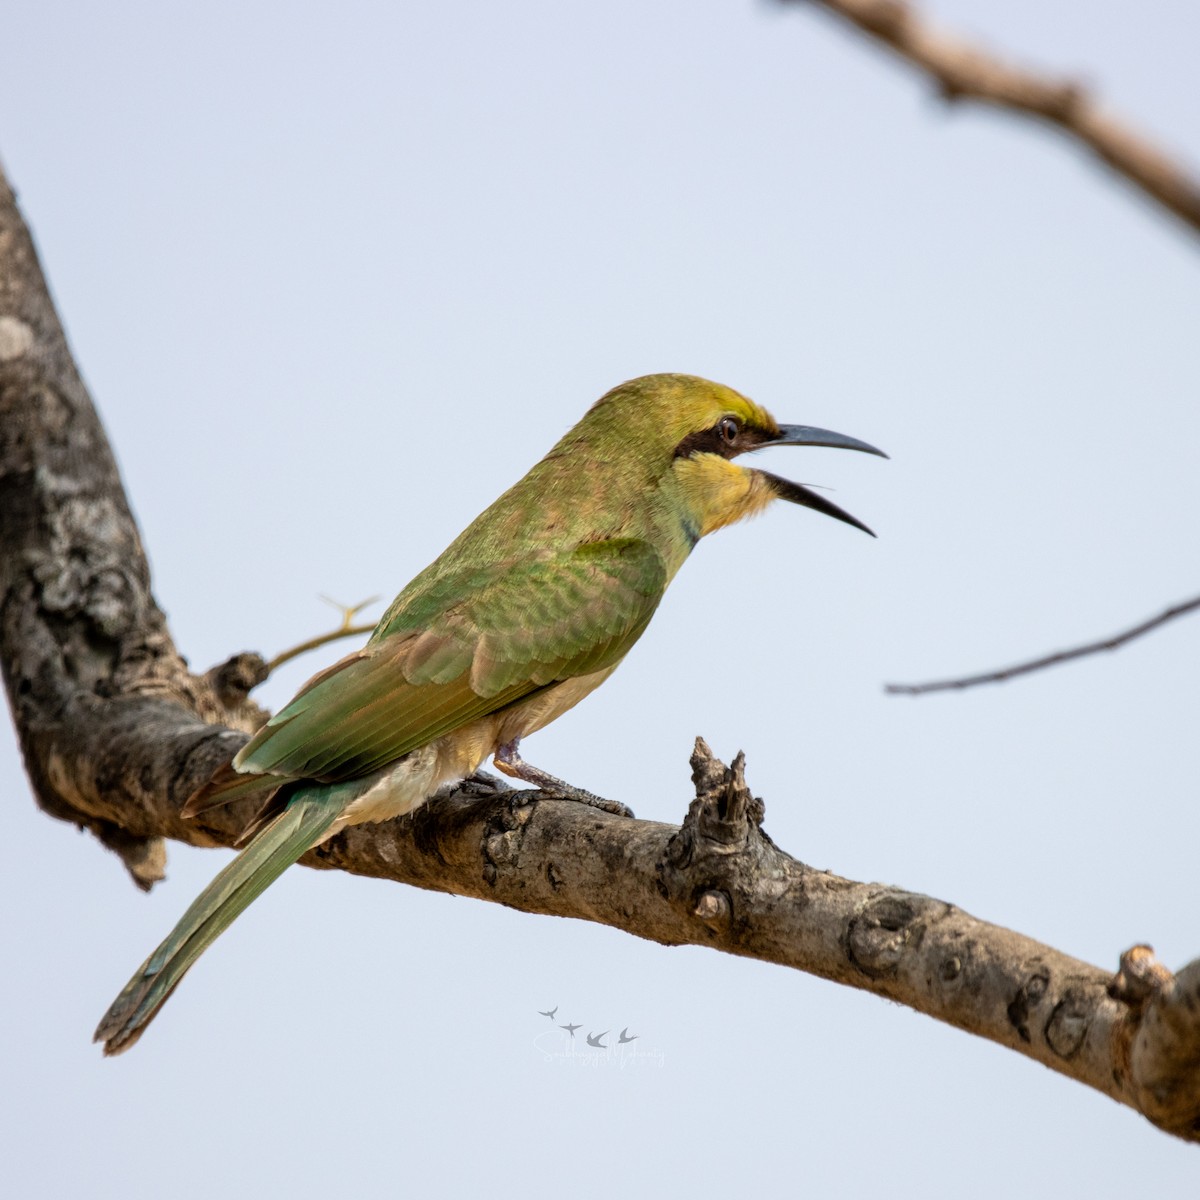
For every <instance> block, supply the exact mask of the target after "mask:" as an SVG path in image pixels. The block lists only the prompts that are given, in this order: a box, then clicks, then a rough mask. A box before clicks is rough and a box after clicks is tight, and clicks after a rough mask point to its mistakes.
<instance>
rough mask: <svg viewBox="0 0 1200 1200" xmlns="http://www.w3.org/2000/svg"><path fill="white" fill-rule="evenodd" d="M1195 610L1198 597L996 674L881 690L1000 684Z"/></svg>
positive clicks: (901, 692) (917, 691)
mask: <svg viewBox="0 0 1200 1200" xmlns="http://www.w3.org/2000/svg"><path fill="white" fill-rule="evenodd" d="M1197 609H1200V596H1196V597H1194V598H1193V599H1191V600H1185V601H1184V602H1183V603H1182V604H1175V605H1172V607H1170V608H1168V609H1167V610H1166V611H1165V612H1161V613H1159V614H1158V616H1157V617H1151V618H1150V620H1148V621H1143V622H1142V623H1141V624H1140V625H1135V626H1134V627H1133V628H1132V629H1126V630H1125V632H1124V633H1116V634H1113V636H1112V637H1110V638H1104V639H1103V640H1102V641H1099V642H1088V643H1087V644H1086V645H1083V646H1075V647H1073V648H1072V649H1070V650H1059V651H1057V652H1056V653H1054V654H1047V655H1045V656H1044V657H1043V658H1035V659H1031V660H1030V661H1029V662H1023V663H1017V664H1016V665H1015V666H1011V667H1003V668H1002V669H1001V670H999V671H987V672H984V673H983V674H982V675H967V676H964V677H963V678H961V679H939V680H936V681H935V682H933V683H887V684H884V687H883V690H884V691H885V692H887V693H888V694H889V695H892V696H923V695H924V694H925V693H926V692H948V691H961V690H962V689H963V688H969V687H975V686H976V685H977V684H980V683H1003V682H1004V680H1006V679H1012V678H1013V677H1014V676H1015V675H1028V674H1030V673H1031V672H1033V671H1040V670H1042V669H1043V668H1045V667H1054V666H1057V665H1058V664H1059V663H1064V662H1070V661H1071V660H1072V659H1076V658H1084V657H1086V656H1087V655H1089V654H1099V653H1100V651H1102V650H1115V649H1117V647H1118V646H1123V645H1125V643H1126V642H1132V641H1133V639H1134V638H1139V637H1141V636H1142V634H1144V633H1149V632H1150V631H1151V630H1152V629H1157V628H1158V627H1159V626H1160V625H1165V624H1166V623H1167V622H1168V621H1173V620H1175V618H1176V617H1182V616H1185V615H1186V614H1187V613H1190V612H1195V611H1196V610H1197Z"/></svg>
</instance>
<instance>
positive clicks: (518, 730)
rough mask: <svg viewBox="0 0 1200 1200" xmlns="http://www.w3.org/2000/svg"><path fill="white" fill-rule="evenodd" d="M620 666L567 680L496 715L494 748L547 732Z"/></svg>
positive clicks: (615, 664) (617, 663) (614, 665)
mask: <svg viewBox="0 0 1200 1200" xmlns="http://www.w3.org/2000/svg"><path fill="white" fill-rule="evenodd" d="M620 665H621V664H620V661H618V662H615V663H613V665H612V666H611V667H605V668H604V670H603V671H593V672H592V673H591V674H590V675H576V676H575V677H574V678H573V679H564V680H563V681H562V682H561V683H556V684H555V685H554V686H553V687H549V688H547V689H546V690H545V691H544V692H538V693H537V695H535V696H531V697H530V698H529V699H528V700H522V701H521V702H520V703H518V704H514V705H513V706H512V708H508V709H505V710H504V711H503V712H502V713H497V714H496V715H497V717H498V718H499V721H498V728H497V734H496V738H495V745H496V746H503V745H504V744H505V743H506V742H511V741H512V740H513V739H514V738H523V737H528V736H529V734H531V733H536V732H537V731H538V730H539V729H544V728H545V727H546V726H547V725H549V724H550V722H551V721H554V720H556V719H557V718H558V717H561V716H562V715H563V713H565V712H566V711H567V710H568V709H572V708H574V707H575V705H577V704H578V703H579V702H580V700H582V699H583V698H584V697H585V696H587V695H590V694H591V693H592V692H594V691H595V690H596V689H597V688H598V687H599V686H600V685H601V684H602V683H603V682H604V681H605V680H606V679H607V678H608V677H609V676H610V675H611V674H612V673H613V672H614V671H615V670H616V669H617V667H619V666H620Z"/></svg>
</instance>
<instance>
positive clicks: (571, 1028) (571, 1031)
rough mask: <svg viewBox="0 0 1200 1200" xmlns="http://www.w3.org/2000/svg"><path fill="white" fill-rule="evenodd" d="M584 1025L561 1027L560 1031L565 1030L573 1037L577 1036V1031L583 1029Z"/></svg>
mask: <svg viewBox="0 0 1200 1200" xmlns="http://www.w3.org/2000/svg"><path fill="white" fill-rule="evenodd" d="M582 1028H583V1026H582V1025H560V1026H559V1029H565V1030H566V1031H567V1032H568V1033H569V1034H570V1035H571V1036H572V1037H574V1036H575V1030H577V1029H582Z"/></svg>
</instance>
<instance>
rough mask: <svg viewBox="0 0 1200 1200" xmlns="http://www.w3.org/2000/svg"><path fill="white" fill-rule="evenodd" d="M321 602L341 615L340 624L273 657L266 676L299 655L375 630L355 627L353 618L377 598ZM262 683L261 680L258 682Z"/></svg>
mask: <svg viewBox="0 0 1200 1200" xmlns="http://www.w3.org/2000/svg"><path fill="white" fill-rule="evenodd" d="M321 599H322V600H324V601H325V603H326V604H332V605H333V607H334V608H336V609H337V610H338V612H340V613H341V614H342V623H341V624H340V625H339V626H338V627H337V628H336V629H333V630H330V632H329V633H321V634H318V635H317V636H316V637H312V638H309V639H308V640H307V641H304V642H301V643H300V644H299V645H298V646H292V647H291V648H290V649H288V650H283V651H281V652H280V653H279V654H277V655H275V657H274V658H273V659H271V661H270V662H269V663H267V664H266V674H265V675H264V676H263V679H266V677H267V675H270V674H271V672H272V671H275V670H277V669H278V668H279V667H282V666H283V664H284V663H285V662H291V661H292V659H293V658H299V656H300V655H301V654H307V653H308V652H309V651H310V650H316V649H319V648H320V647H321V646H327V645H328V644H329V643H330V642H336V641H338V639H339V638H347V637H356V636H357V635H359V634H367V633H370V632H371V630H372V629H374V628H375V625H374V623H372V624H370V625H355V624H354V618H355V617H357V616H358V614H359V613H360V612H362V610H363V609H364V608H370V606H371V605H372V604H374V603H376V601H378V599H379V597H378V596H372V597H371V598H370V599H369V600H360V601H359V602H358V603H357V604H341V603H339V602H338V601H337V600H330V598H329V597H328V596H322V597H321ZM259 682H260V683H261V682H262V681H261V680H260V681H259Z"/></svg>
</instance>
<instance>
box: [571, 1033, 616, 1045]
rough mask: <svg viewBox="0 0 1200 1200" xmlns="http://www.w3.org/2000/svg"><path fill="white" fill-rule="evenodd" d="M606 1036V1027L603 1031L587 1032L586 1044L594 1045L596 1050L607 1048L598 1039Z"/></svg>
mask: <svg viewBox="0 0 1200 1200" xmlns="http://www.w3.org/2000/svg"><path fill="white" fill-rule="evenodd" d="M572 1036H573V1035H572ZM607 1036H608V1030H607V1029H606V1030H605V1031H604V1032H603V1033H589V1034H588V1035H587V1044H588V1045H589V1046H594V1047H595V1048H596V1049H597V1050H607V1049H608V1047H607V1046H606V1045H605V1044H604V1043H603V1042H602V1041H601V1040H600V1039H601V1038H602V1037H607Z"/></svg>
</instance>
